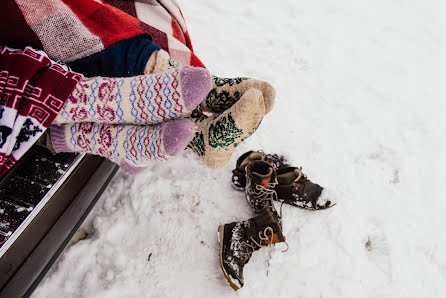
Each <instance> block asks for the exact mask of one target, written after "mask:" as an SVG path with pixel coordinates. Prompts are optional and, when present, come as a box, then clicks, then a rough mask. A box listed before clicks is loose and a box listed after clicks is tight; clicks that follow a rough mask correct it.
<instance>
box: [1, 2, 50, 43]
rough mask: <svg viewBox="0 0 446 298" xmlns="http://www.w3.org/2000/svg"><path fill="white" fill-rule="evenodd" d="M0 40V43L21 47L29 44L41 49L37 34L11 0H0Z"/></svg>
mask: <svg viewBox="0 0 446 298" xmlns="http://www.w3.org/2000/svg"><path fill="white" fill-rule="evenodd" d="M0 28H1V30H0V41H1V44H3V45H6V46H9V47H12V48H21V49H23V48H24V47H26V46H31V47H33V48H36V49H43V46H42V43H41V42H40V40H39V38H38V37H37V35H36V34H35V33H34V31H33V30H31V28H30V27H29V26H28V24H27V23H26V20H25V18H24V16H23V14H22V11H21V10H20V8H19V7H18V6H17V4H16V3H14V1H12V0H7V1H4V0H3V1H0Z"/></svg>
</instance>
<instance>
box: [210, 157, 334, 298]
mask: <svg viewBox="0 0 446 298" xmlns="http://www.w3.org/2000/svg"><path fill="white" fill-rule="evenodd" d="M232 185H233V186H234V187H235V188H236V189H237V190H245V196H246V199H247V201H248V203H249V205H250V206H251V207H252V209H253V211H254V213H255V214H256V216H255V217H253V218H251V219H249V220H245V221H239V222H232V223H229V224H226V225H221V226H220V227H219V228H218V234H219V241H220V266H221V268H222V270H223V273H224V275H225V277H226V279H227V280H228V282H229V284H230V286H231V287H232V288H233V289H234V290H238V289H239V288H240V287H242V286H243V285H244V280H243V268H244V266H245V265H246V264H247V263H248V261H249V259H250V258H251V255H252V253H253V252H254V251H256V250H258V249H260V248H261V247H263V246H267V245H272V244H275V243H279V242H285V236H284V235H283V233H282V221H281V217H280V216H279V214H278V212H277V211H276V209H275V207H274V204H273V201H279V202H282V203H287V204H290V205H293V206H296V207H300V208H304V209H309V210H320V209H326V208H329V207H331V206H333V204H332V202H331V201H330V200H327V199H324V198H322V197H321V193H322V190H323V188H322V187H321V186H320V185H318V184H315V183H313V182H311V181H310V180H309V179H308V178H307V177H306V175H304V174H303V173H302V170H301V169H300V168H297V167H292V166H289V165H288V164H287V163H286V161H285V159H284V158H283V157H281V156H278V155H275V154H274V155H271V154H264V153H263V152H261V151H249V152H246V153H245V154H243V155H242V156H241V157H240V158H239V159H238V160H237V164H236V168H235V169H234V170H233V176H232Z"/></svg>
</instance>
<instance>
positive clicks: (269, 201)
mask: <svg viewBox="0 0 446 298" xmlns="http://www.w3.org/2000/svg"><path fill="white" fill-rule="evenodd" d="M276 185H277V174H276V170H275V169H274V166H273V165H272V164H271V163H269V162H267V161H264V160H255V161H252V162H250V163H249V164H248V165H247V166H246V188H245V192H246V200H247V201H248V203H249V205H250V206H251V207H252V208H253V210H254V212H255V213H256V214H259V213H260V212H262V211H264V210H269V211H270V212H272V213H273V215H274V216H275V217H276V218H277V219H278V220H279V216H278V215H277V212H276V209H275V208H274V205H273V199H275V198H276V191H275V190H274V187H275V186H276Z"/></svg>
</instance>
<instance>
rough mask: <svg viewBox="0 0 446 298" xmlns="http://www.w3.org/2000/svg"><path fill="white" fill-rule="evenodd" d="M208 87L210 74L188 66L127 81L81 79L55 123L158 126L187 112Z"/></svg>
mask: <svg viewBox="0 0 446 298" xmlns="http://www.w3.org/2000/svg"><path fill="white" fill-rule="evenodd" d="M210 88H211V77H210V74H209V72H208V71H207V70H206V69H204V68H200V67H191V66H185V67H181V68H176V69H171V70H167V71H165V72H160V73H157V74H152V75H142V76H136V77H129V78H103V77H94V78H83V79H82V80H81V81H80V82H79V83H78V85H77V86H76V88H75V89H74V91H73V92H72V94H71V95H70V96H69V98H68V100H67V102H66V103H65V105H64V107H63V108H62V111H61V112H60V113H59V114H58V116H57V118H56V120H55V123H57V124H62V123H72V122H97V123H106V124H138V125H148V124H157V123H161V122H165V121H167V120H170V119H177V118H180V117H183V116H184V115H187V114H188V113H190V112H191V111H192V110H193V109H194V108H195V107H196V106H197V105H198V104H199V103H200V101H201V99H202V98H203V97H204V96H205V95H206V94H207V93H208V92H209V90H210Z"/></svg>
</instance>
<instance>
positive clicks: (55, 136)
mask: <svg viewBox="0 0 446 298" xmlns="http://www.w3.org/2000/svg"><path fill="white" fill-rule="evenodd" d="M65 127H66V125H63V124H62V125H57V124H52V125H51V126H50V128H49V129H50V139H51V145H52V146H53V149H54V151H56V153H59V152H73V149H70V148H68V146H67V143H66V141H65Z"/></svg>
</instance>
